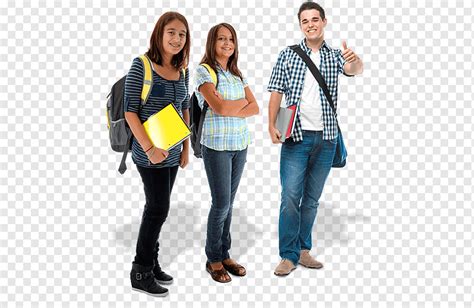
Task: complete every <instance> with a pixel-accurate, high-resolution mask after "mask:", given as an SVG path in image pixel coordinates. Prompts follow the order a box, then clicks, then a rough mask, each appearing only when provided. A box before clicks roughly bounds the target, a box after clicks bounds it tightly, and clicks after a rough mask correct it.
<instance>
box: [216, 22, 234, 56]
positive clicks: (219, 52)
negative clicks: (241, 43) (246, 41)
mask: <svg viewBox="0 0 474 308" xmlns="http://www.w3.org/2000/svg"><path fill="white" fill-rule="evenodd" d="M215 50H216V58H230V56H232V55H233V54H234V50H235V43H234V37H233V35H232V33H231V32H230V30H229V29H227V28H226V27H220V28H219V30H218V31H217V39H216V44H215Z"/></svg>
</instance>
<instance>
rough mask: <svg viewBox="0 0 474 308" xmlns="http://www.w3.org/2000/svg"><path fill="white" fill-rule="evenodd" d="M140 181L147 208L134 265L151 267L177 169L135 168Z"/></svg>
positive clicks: (168, 206)
mask: <svg viewBox="0 0 474 308" xmlns="http://www.w3.org/2000/svg"><path fill="white" fill-rule="evenodd" d="M137 169H138V172H139V173H140V176H141V178H142V181H143V186H144V190H145V198H146V204H145V209H144V211H143V216H142V222H141V224H140V231H139V232H138V240H137V248H136V255H135V261H134V263H136V264H139V265H142V266H152V265H155V263H156V262H157V261H158V250H159V244H158V237H159V235H160V231H161V227H162V226H163V223H164V222H165V220H166V217H168V212H169V208H170V195H171V190H172V189H173V184H174V181H175V179H176V174H177V173H178V166H176V167H165V168H144V167H140V166H137Z"/></svg>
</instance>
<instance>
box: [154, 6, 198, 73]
mask: <svg viewBox="0 0 474 308" xmlns="http://www.w3.org/2000/svg"><path fill="white" fill-rule="evenodd" d="M175 19H177V20H179V21H180V22H182V23H183V25H184V26H185V27H186V43H185V44H184V47H183V49H181V51H180V52H179V53H178V54H176V55H174V56H173V58H171V64H172V65H173V66H174V67H175V68H176V69H177V70H181V69H182V68H184V67H185V66H186V65H187V64H188V62H189V50H190V46H191V35H190V33H189V26H188V22H187V21H186V18H184V16H183V15H181V14H180V13H178V12H166V13H164V14H163V15H161V17H160V18H159V19H158V21H157V22H156V25H155V29H154V30H153V33H152V34H151V38H150V48H149V49H148V51H147V52H146V55H147V56H148V58H150V60H151V61H153V62H155V63H156V64H158V65H163V56H162V54H163V34H164V31H165V27H166V25H167V24H169V23H170V22H172V21H173V20H175Z"/></svg>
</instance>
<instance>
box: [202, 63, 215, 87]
mask: <svg viewBox="0 0 474 308" xmlns="http://www.w3.org/2000/svg"><path fill="white" fill-rule="evenodd" d="M201 65H202V66H204V67H205V68H206V69H207V71H208V72H209V74H210V75H211V79H212V83H214V85H215V86H216V87H217V74H216V72H215V71H214V70H213V69H212V67H210V66H209V65H208V64H206V63H201Z"/></svg>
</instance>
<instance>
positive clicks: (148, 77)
mask: <svg viewBox="0 0 474 308" xmlns="http://www.w3.org/2000/svg"><path fill="white" fill-rule="evenodd" d="M140 60H142V63H143V68H144V74H143V87H142V95H141V103H142V106H143V105H145V104H146V101H147V100H148V97H149V96H150V93H151V88H152V87H153V70H152V68H151V61H150V59H149V58H148V57H147V56H146V55H141V56H140Z"/></svg>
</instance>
